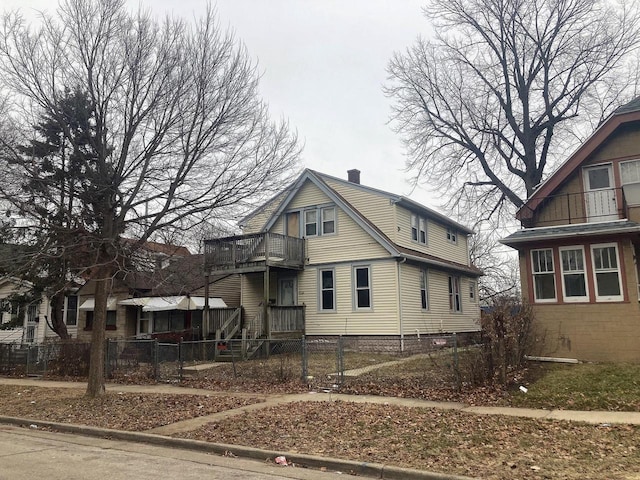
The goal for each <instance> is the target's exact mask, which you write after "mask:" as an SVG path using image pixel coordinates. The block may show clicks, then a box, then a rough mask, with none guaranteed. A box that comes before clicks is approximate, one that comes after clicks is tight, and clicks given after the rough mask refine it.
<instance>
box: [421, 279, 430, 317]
mask: <svg viewBox="0 0 640 480" xmlns="http://www.w3.org/2000/svg"><path fill="white" fill-rule="evenodd" d="M420 301H421V303H422V309H423V310H429V273H428V271H427V270H421V271H420Z"/></svg>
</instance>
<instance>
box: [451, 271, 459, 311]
mask: <svg viewBox="0 0 640 480" xmlns="http://www.w3.org/2000/svg"><path fill="white" fill-rule="evenodd" d="M449 310H451V311H452V312H461V311H462V302H461V299H460V277H449Z"/></svg>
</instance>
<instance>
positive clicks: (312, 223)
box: [304, 210, 318, 237]
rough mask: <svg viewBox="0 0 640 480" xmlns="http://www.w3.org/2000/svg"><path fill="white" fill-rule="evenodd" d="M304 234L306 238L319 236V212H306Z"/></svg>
mask: <svg viewBox="0 0 640 480" xmlns="http://www.w3.org/2000/svg"><path fill="white" fill-rule="evenodd" d="M304 234H305V236H306V237H315V236H316V235H318V211H317V210H305V212H304Z"/></svg>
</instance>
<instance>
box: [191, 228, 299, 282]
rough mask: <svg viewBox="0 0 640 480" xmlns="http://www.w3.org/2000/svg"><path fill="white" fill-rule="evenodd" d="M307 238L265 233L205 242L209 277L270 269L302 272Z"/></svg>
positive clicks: (206, 265)
mask: <svg viewBox="0 0 640 480" xmlns="http://www.w3.org/2000/svg"><path fill="white" fill-rule="evenodd" d="M304 260H305V257H304V239H302V238H296V237H288V236H286V235H280V234H278V233H271V232H263V233H253V234H248V235H237V236H234V237H225V238H216V239H212V240H205V241H204V265H205V271H206V272H208V273H209V274H221V273H248V272H261V271H265V270H266V269H267V267H279V268H286V269H291V270H302V269H303V267H304Z"/></svg>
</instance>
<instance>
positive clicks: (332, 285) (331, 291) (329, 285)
mask: <svg viewBox="0 0 640 480" xmlns="http://www.w3.org/2000/svg"><path fill="white" fill-rule="evenodd" d="M319 307H320V308H319V310H320V311H321V312H328V311H335V309H336V274H335V271H334V270H333V269H326V270H320V305H319Z"/></svg>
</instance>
